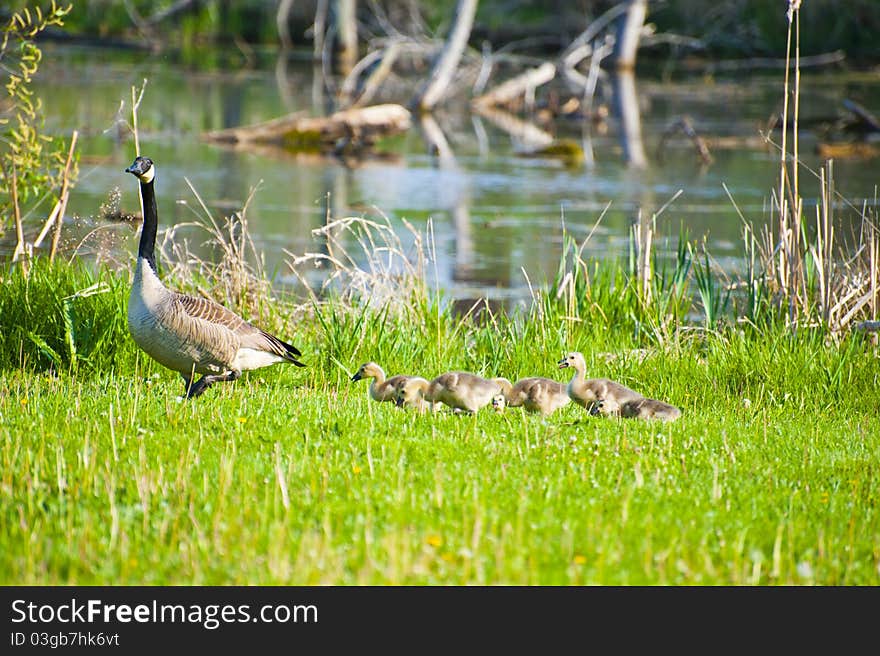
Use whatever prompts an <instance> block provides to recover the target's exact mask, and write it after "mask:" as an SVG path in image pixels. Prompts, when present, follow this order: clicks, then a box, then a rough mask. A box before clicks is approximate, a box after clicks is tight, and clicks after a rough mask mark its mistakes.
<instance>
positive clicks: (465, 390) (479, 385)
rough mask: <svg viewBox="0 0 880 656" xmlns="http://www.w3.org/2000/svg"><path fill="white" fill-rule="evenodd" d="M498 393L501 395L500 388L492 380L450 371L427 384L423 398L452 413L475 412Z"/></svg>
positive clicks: (464, 372) (467, 373)
mask: <svg viewBox="0 0 880 656" xmlns="http://www.w3.org/2000/svg"><path fill="white" fill-rule="evenodd" d="M499 393H502V391H501V386H500V385H499V384H498V383H497V382H496V381H494V380H489V379H488V378H483V377H482V376H477V375H476V374H472V373H469V372H467V371H450V372H448V373H445V374H440V375H439V376H437V377H436V378H435V379H434V380H432V381H431V382H430V383H428V387H427V389H426V390H425V392H424V398H425V400H426V401H429V402H431V403H434V404H437V403H443V404H444V405H447V406H449V407H450V408H452V409H453V410H454V411H455V410H458V411H461V412H476V411H477V410H479V409H480V408H482V407H484V406H487V405H489V404H490V403H491V402H492V397H493V396H495V395H496V394H499ZM435 409H436V405H435Z"/></svg>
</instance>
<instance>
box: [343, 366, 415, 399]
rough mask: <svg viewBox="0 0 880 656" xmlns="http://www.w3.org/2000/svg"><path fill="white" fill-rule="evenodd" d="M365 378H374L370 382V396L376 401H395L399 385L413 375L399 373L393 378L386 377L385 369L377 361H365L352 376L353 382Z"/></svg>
mask: <svg viewBox="0 0 880 656" xmlns="http://www.w3.org/2000/svg"><path fill="white" fill-rule="evenodd" d="M364 378H372V379H373V382H372V383H370V398H371V399H373V400H374V401H379V402H380V403H381V402H383V401H390V402H392V403H394V402H395V399H396V392H397V386H398V385H399V384H401V383H404V382H406V380H408V379H409V378H412V376H405V375H403V374H399V375H397V376H392V377H391V378H388V379H386V378H385V370H384V369H382V367H380V366H379V365H378V364H376V363H375V362H365V363H364V364H362V365H361V366H360V367H359V368H358V370H357V372H356V373H355V375H354V376H352V377H351V381H352V382H357V381H359V380H362V379H364Z"/></svg>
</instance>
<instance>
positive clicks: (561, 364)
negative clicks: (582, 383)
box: [558, 358, 568, 369]
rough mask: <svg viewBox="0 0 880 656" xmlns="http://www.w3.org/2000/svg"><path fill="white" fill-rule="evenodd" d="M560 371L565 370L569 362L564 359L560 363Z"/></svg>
mask: <svg viewBox="0 0 880 656" xmlns="http://www.w3.org/2000/svg"><path fill="white" fill-rule="evenodd" d="M558 364H559V368H560V369H565V368H566V367H567V366H568V360H566V359H564V358H563V359H562V360H560V361H559V362H558Z"/></svg>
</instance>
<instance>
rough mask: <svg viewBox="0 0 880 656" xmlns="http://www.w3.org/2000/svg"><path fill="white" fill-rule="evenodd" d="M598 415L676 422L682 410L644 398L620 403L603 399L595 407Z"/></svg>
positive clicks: (662, 402) (663, 402)
mask: <svg viewBox="0 0 880 656" xmlns="http://www.w3.org/2000/svg"><path fill="white" fill-rule="evenodd" d="M595 409H596V414H600V415H604V416H606V417H625V418H628V419H659V420H660V421H675V420H676V419H678V418H679V417H681V410H680V409H679V408H677V407H675V406H674V405H671V404H669V403H666V402H665V401H659V400H657V399H651V398H647V397H646V398H642V399H635V400H632V401H625V402H624V403H618V402H617V401H614V400H611V399H603V400H601V401H599V402H598V403H597V404H596V405H595Z"/></svg>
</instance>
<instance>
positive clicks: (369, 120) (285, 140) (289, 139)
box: [203, 104, 411, 152]
mask: <svg viewBox="0 0 880 656" xmlns="http://www.w3.org/2000/svg"><path fill="white" fill-rule="evenodd" d="M410 123H411V121H410V113H409V111H408V110H407V109H406V108H405V107H402V106H401V105H395V104H385V105H371V106H369V107H360V108H352V109H346V110H343V111H340V112H336V113H335V114H331V115H330V116H325V117H311V116H304V115H302V114H300V113H295V114H289V115H287V116H282V117H279V118H275V119H272V120H269V121H265V122H263V123H257V124H255V125H248V126H242V127H235V128H227V129H225V130H213V131H211V132H207V133H205V135H204V136H203V138H204V139H205V140H206V141H210V142H214V143H221V144H239V145H247V144H271V145H276V146H283V147H285V148H287V149H289V150H294V151H306V152H333V151H336V152H338V151H341V150H350V149H358V148H367V147H370V146H372V145H373V144H374V143H375V142H376V141H377V140H378V139H379V138H381V137H386V136H390V135H394V134H399V133H401V132H405V131H407V130H408V129H409V128H410Z"/></svg>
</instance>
